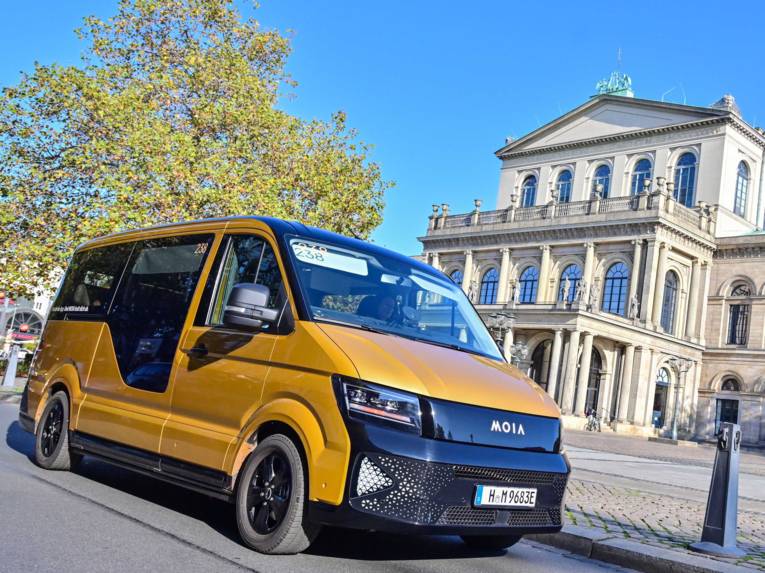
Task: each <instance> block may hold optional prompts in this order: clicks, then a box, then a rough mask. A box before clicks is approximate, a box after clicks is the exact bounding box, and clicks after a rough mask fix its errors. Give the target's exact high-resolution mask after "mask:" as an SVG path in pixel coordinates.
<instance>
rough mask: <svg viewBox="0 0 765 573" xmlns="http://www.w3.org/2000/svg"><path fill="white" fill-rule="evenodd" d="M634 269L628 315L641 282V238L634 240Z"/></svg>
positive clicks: (631, 273) (628, 301) (628, 299)
mask: <svg viewBox="0 0 765 573" xmlns="http://www.w3.org/2000/svg"><path fill="white" fill-rule="evenodd" d="M632 247H633V249H632V270H631V271H630V292H629V296H628V297H627V316H629V310H630V309H631V308H632V297H634V296H635V295H636V294H637V290H638V283H639V282H640V254H641V253H642V251H643V244H642V241H641V240H640V239H635V240H634V241H632ZM635 318H637V317H635Z"/></svg>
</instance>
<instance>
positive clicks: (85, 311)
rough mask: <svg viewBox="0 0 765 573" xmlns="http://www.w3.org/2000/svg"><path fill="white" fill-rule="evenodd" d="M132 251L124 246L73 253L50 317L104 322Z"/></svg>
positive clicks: (129, 247)
mask: <svg viewBox="0 0 765 573" xmlns="http://www.w3.org/2000/svg"><path fill="white" fill-rule="evenodd" d="M132 248H133V245H132V243H128V244H124V243H123V244H120V245H113V246H109V247H100V248H97V249H89V250H87V251H81V252H79V253H76V254H75V255H74V257H73V258H72V262H71V264H70V265H69V269H68V270H67V272H66V276H65V277H64V281H63V283H62V284H61V289H60V290H59V293H58V296H57V297H56V301H55V302H54V303H53V306H52V307H51V311H50V317H49V318H50V319H51V320H64V319H66V320H73V319H74V320H78V319H79V320H103V318H104V316H105V315H106V311H107V310H108V308H109V304H110V303H111V300H112V297H113V296H114V290H115V289H116V288H117V284H118V283H119V280H120V276H121V275H122V271H123V270H124V268H125V264H126V263H127V259H128V256H130V252H131V250H132Z"/></svg>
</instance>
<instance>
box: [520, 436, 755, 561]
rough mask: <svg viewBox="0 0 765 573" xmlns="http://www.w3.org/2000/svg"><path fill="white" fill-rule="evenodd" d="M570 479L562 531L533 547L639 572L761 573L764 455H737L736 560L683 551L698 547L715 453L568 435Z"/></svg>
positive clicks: (708, 449)
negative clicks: (554, 548)
mask: <svg viewBox="0 0 765 573" xmlns="http://www.w3.org/2000/svg"><path fill="white" fill-rule="evenodd" d="M565 441H566V447H567V450H568V453H569V460H570V461H571V464H572V477H571V480H570V482H569V486H568V489H567V494H566V504H565V523H566V527H565V528H564V531H563V532H562V533H560V534H558V535H554V536H548V537H547V539H545V538H544V536H539V538H537V537H536V536H534V539H535V540H536V541H540V542H542V543H549V544H551V545H556V546H558V547H562V548H564V549H568V550H570V551H575V552H577V553H581V554H584V555H587V556H588V557H593V558H596V559H600V560H606V561H609V562H612V563H617V564H619V565H622V566H624V567H631V568H634V569H637V570H641V571H649V572H654V571H655V572H659V571H683V572H685V571H728V570H743V571H753V570H754V571H765V456H763V455H762V454H760V453H759V452H753V453H746V454H743V455H742V462H741V475H740V479H739V488H740V489H739V505H738V546H739V547H740V548H741V549H743V550H744V551H746V556H745V557H743V558H740V559H725V558H711V557H708V556H702V555H699V554H698V553H695V552H692V551H690V550H688V549H687V546H688V545H689V544H690V543H693V542H696V541H699V539H700V535H701V530H702V526H703V521H704V513H705V510H706V501H707V495H708V490H709V483H710V478H711V472H712V464H713V462H714V455H715V450H714V448H713V447H710V446H704V445H701V446H698V447H691V448H688V447H678V446H673V445H668V444H657V443H655V442H648V441H647V440H645V439H642V438H635V437H626V436H618V435H603V434H592V433H583V432H567V434H566V440H565Z"/></svg>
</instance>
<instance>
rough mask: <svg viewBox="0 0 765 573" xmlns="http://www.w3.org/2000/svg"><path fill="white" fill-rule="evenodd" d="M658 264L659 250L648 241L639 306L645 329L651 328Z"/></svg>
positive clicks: (654, 243) (651, 241)
mask: <svg viewBox="0 0 765 573" xmlns="http://www.w3.org/2000/svg"><path fill="white" fill-rule="evenodd" d="M658 264H659V249H658V246H657V244H656V241H655V240H653V239H649V240H648V250H647V251H646V268H645V272H644V274H643V297H642V302H641V304H640V319H641V320H642V321H643V322H644V323H645V326H646V327H647V328H650V326H651V316H652V315H651V310H652V308H653V294H654V293H653V291H654V286H655V284H656V281H655V280H654V279H655V277H656V267H657V266H658Z"/></svg>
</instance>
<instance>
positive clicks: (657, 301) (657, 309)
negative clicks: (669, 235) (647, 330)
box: [652, 243, 671, 327]
mask: <svg viewBox="0 0 765 573" xmlns="http://www.w3.org/2000/svg"><path fill="white" fill-rule="evenodd" d="M670 249H671V247H670V246H669V245H667V243H662V244H661V246H660V247H659V263H658V265H657V267H656V276H655V277H654V279H653V282H655V285H654V287H653V309H652V316H653V320H652V322H653V325H654V326H656V327H658V326H659V324H660V323H661V310H662V302H663V300H662V299H663V298H664V279H665V275H666V274H667V253H668V252H669V251H670Z"/></svg>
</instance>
